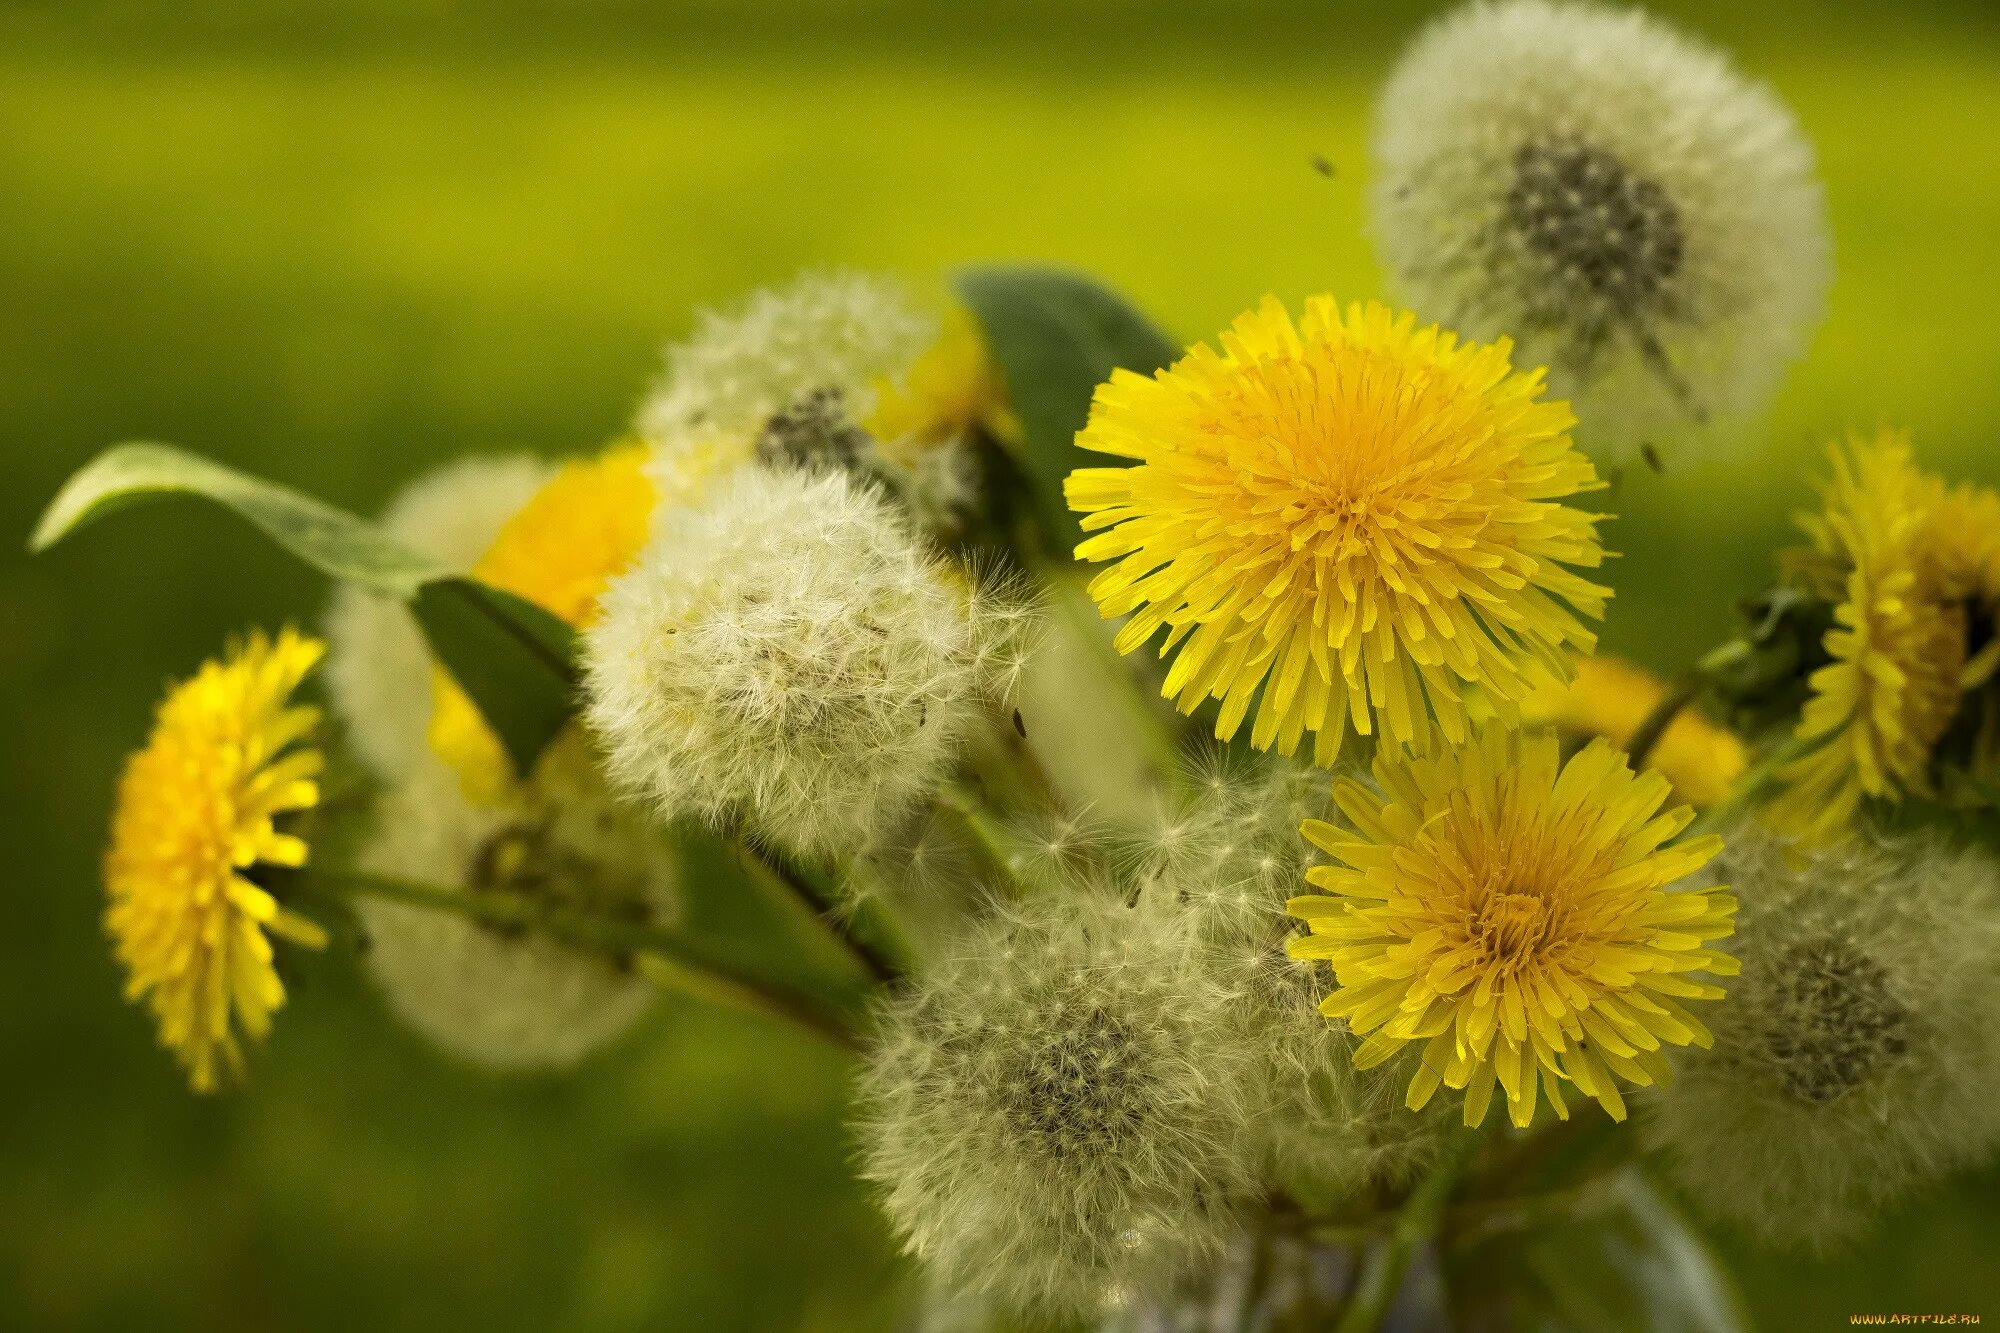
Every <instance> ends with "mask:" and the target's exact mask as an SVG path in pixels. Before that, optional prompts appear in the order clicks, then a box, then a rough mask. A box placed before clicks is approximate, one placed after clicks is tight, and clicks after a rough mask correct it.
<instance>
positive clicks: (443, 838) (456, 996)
mask: <svg viewBox="0 0 2000 1333" xmlns="http://www.w3.org/2000/svg"><path fill="white" fill-rule="evenodd" d="M361 863H362V865H363V866H364V867H365V868H366V869H368V870H370V871H372V872H374V873H376V874H383V875H391V876H395V877H398V878H405V879H413V880H417V881H420V882H424V883H431V884H436V885H440V886H443V887H447V888H452V889H473V890H501V891H505V892H508V893H513V894H517V895H525V896H527V897H528V898H530V899H532V900H534V901H536V902H539V903H543V904H546V905H549V906H554V907H563V908H567V909H570V910H574V911H581V912H587V913H590V914H592V915H594V916H599V917H605V918H609V919H613V920H624V921H631V922H638V923H650V924H659V923H662V922H665V921H667V920H670V919H671V918H672V916H673V914H674V912H675V910H676V902H677V898H676V870H675V863H674V859H673V856H672V854H671V852H670V851H669V850H668V849H667V848H666V847H665V846H664V845H663V843H662V842H661V838H660V834H659V833H658V831H657V830H655V829H653V828H651V827H649V826H648V825H647V823H646V822H645V821H644V820H643V819H642V818H640V817H639V816H638V815H637V814H636V813H635V812H633V811H630V810H628V809H623V808H621V807H620V806H618V805H617V804H616V803H615V802H614V801H613V800H612V799H611V797H610V796H609V794H608V793H606V792H605V790H604V788H603V785H602V781H601V779H599V778H598V777H597V776H596V764H595V759H594V757H593V756H591V755H590V754H589V753H588V751H587V747H586V746H584V745H583V743H582V738H581V737H580V736H578V735H576V734H574V733H571V734H569V735H567V736H565V737H564V738H563V739H562V740H560V741H558V742H557V743H556V745H555V747H553V748H552V749H551V751H550V752H549V756H548V757H547V759H545V760H544V762H543V764H542V765H541V766H540V768H539V769H538V771H537V774H536V778H535V781H534V782H533V783H531V784H526V785H524V786H523V787H520V788H517V789H516V791H515V793H514V797H513V799H512V800H510V801H509V802H508V803H507V804H506V805H504V806H499V805H491V804H487V805H475V804H473V803H471V802H469V801H467V800H466V799H465V796H464V795H463V793H462V792H461V791H460V790H459V789H458V785H457V783H456V782H455V781H454V780H453V779H452V777H451V776H450V775H449V774H447V773H445V772H444V771H443V770H442V769H441V768H438V767H436V766H433V768H432V770H431V772H430V773H429V774H428V775H424V774H419V775H418V776H416V777H414V778H412V779H411V780H410V781H408V782H406V783H404V784H403V785H401V786H398V787H396V788H392V789H391V790H390V791H389V792H388V793H387V794H386V795H385V796H384V798H383V800H382V801H381V804H380V806H379V808H378V811H377V819H376V830H375V833H374V837H373V839H372V841H371V842H370V843H369V844H368V845H367V846H366V847H365V848H364V849H363V852H362V857H361ZM357 907H358V910H359V913H360V918H361V923H362V927H363V929H364V931H365V932H366V936H367V939H368V942H369V948H368V954H367V964H368V970H369V972H370V973H371V974H372V975H373V977H374V979H375V981H376V984H377V985H378V986H379V987H380V988H381V991H382V993H383V995H384V997H385V998H386V999H387V1000H388V1002H389V1005H390V1007H391V1008H393V1009H394V1010H395V1012H396V1014H397V1015H398V1016H399V1017H400V1018H401V1019H402V1020H403V1021H404V1022H405V1023H407V1024H408V1025H409V1026H410V1027H411V1028H412V1029H414V1030H415V1031H416V1032H418V1033H420V1034H421V1035H423V1036H424V1037H425V1038H427V1039H428V1040H429V1041H431V1042H432V1043H433V1044H435V1045H436V1046H437V1047H438V1048H439V1049H441V1050H444V1051H447V1052H449V1053H451V1054H453V1055H455V1056H457V1057H458V1058H460V1059H462V1060H465V1061H467V1062H469V1063H471V1064H476V1065H480V1066H482V1067H485V1068H490V1069H496V1070H507V1071H527V1070H539V1069H560V1068H566V1067H568V1066H570V1065H573V1064H575V1063H576V1062H577V1061H579V1060H581V1059H582V1058H584V1057H585V1056H587V1055H589V1054H590V1053H591V1052H593V1051H595V1050H597V1049H599V1048H600V1047H602V1046H604V1045H605V1044H606V1043H608V1042H610V1041H612V1040H613V1039H615V1038H616V1037H618V1036H619V1035H620V1034H621V1033H623V1032H624V1031H625V1030H626V1029H628V1028H629V1027H631V1026H632V1024H633V1023H634V1022H636V1021H637V1020H638V1018H639V1017H640V1016H641V1015H642V1014H643V1013H644V1012H645V1011H646V1009H647V1008H648V1007H649V1006H650V1005H651V1003H652V1001H653V999H654V998H655V995H656V992H655V990H654V988H653V987H652V985H651V984H650V983H648V982H647V981H645V980H643V979H642V978H641V977H639V976H638V975H637V974H636V973H635V972H634V971H632V970H631V968H629V967H628V966H625V965H623V964H622V963H621V961H620V960H616V959H612V958H609V957H600V956H598V955H595V954H589V953H584V952H581V951H578V950H576V949H573V948H571V947H569V946H567V945H564V944H561V943H558V942H556V941H554V940H551V939H548V938H546V937H545V936H541V935H538V934H534V933H532V932H520V931H508V930H503V929H500V928H496V927H492V926H486V925H482V924H480V923H478V922H475V921H471V920H468V919H466V918H465V917H462V916H459V915H456V914H454V913H450V912H445V911H440V910H437V909H433V908H425V907H417V906H413V905H410V904H406V903H399V902H390V901H386V900H382V899H375V898H363V899H361V900H359V902H358V904H357Z"/></svg>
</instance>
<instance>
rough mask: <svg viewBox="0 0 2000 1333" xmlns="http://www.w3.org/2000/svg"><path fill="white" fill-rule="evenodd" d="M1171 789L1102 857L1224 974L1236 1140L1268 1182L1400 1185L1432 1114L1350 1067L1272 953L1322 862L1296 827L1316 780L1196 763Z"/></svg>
mask: <svg viewBox="0 0 2000 1333" xmlns="http://www.w3.org/2000/svg"><path fill="white" fill-rule="evenodd" d="M1175 785H1176V786H1177V787H1178V788H1179V789H1181V790H1182V791H1183V792H1184V793H1185V795H1183V796H1181V797H1179V798H1178V799H1174V800H1172V801H1170V802H1166V803H1164V804H1163V806H1162V809H1161V810H1160V812H1159V813H1158V815H1157V816H1156V817H1155V818H1154V819H1153V820H1151V821H1149V822H1148V823H1147V824H1145V825H1144V826H1141V827H1140V828H1139V829H1137V830H1135V831H1134V832H1132V833H1130V834H1128V835H1127V836H1126V837H1124V838H1123V839H1121V840H1120V841H1119V842H1118V844H1117V845H1116V850H1117V851H1118V852H1119V853H1120V855H1119V860H1121V861H1122V862H1124V869H1125V874H1126V877H1127V878H1128V879H1129V880H1130V881H1131V884H1132V888H1131V892H1132V893H1134V894H1136V895H1138V896H1139V897H1140V898H1141V899H1142V900H1144V901H1146V902H1148V903H1149V904H1151V905H1154V906H1158V907H1161V908H1163V909H1164V910H1168V911H1172V912H1174V913H1177V914H1179V915H1180V916H1182V917H1183V918H1184V919H1185V921H1186V924H1187V926H1188V928H1189V929H1192V930H1193V931H1195V932H1196V933H1197V935H1198V936H1199V937H1200V938H1201V939H1202V940H1203V941H1205V943H1206V945H1207V946H1208V947H1210V948H1212V949H1213V950H1214V951H1215V963H1214V966H1216V967H1218V968H1222V969H1227V972H1228V974H1229V975H1230V976H1231V977H1232V984H1233V988H1234V989H1235V991H1236V998H1235V1000H1234V1002H1233V1003H1232V1004H1231V1006H1230V1009H1229V1018H1230V1021H1231V1022H1232V1023H1233V1024H1234V1025H1235V1032H1236V1036H1235V1037H1234V1040H1235V1041H1236V1042H1237V1043H1238V1044H1239V1045H1240V1046H1241V1047H1242V1048H1243V1049H1244V1050H1247V1051H1249V1052H1251V1053H1252V1055H1253V1057H1254V1062H1255V1065H1256V1078H1255V1080H1254V1092H1253V1095H1254V1096H1255V1097H1256V1098H1257V1104H1258V1106H1259V1107H1260V1108H1261V1109H1259V1110H1258V1111H1257V1113H1256V1114H1254V1115H1253V1116H1252V1117H1251V1124H1250V1127H1249V1130H1248V1136H1249V1137H1248V1142H1250V1143H1251V1144H1252V1145H1254V1146H1255V1147H1256V1148H1257V1149H1258V1151H1259V1154H1260V1157H1261V1160H1262V1161H1263V1162H1264V1169H1265V1170H1267V1171H1269V1172H1271V1173H1272V1178H1273V1179H1275V1180H1278V1181H1292V1180H1300V1179H1303V1180H1307V1181H1310V1182H1313V1186H1314V1188H1316V1189H1320V1190H1325V1189H1327V1188H1329V1187H1339V1188H1343V1189H1360V1188H1363V1187H1365V1186H1366V1185H1368V1184H1371V1183H1374V1182H1387V1183H1392V1184H1395V1183H1403V1182H1406V1181H1407V1180H1408V1179H1409V1178H1410V1177H1411V1176H1412V1175H1413V1174H1414V1173H1416V1172H1418V1171H1420V1170H1421V1169H1422V1167H1423V1166H1424V1165H1425V1164H1426V1163H1427V1162H1428V1161H1429V1160H1430V1159H1431V1158H1432V1156H1433V1155H1434V1154H1435V1152H1436V1150H1437V1148H1438V1147H1439V1146H1440V1145H1441V1144H1442V1142H1443V1139H1444V1133H1443V1131H1444V1130H1445V1129H1446V1128H1447V1124H1446V1119H1445V1115H1444V1109H1445V1108H1444V1107H1443V1104H1442V1103H1441V1102H1440V1103H1434V1104H1433V1107H1432V1108H1431V1113H1430V1114H1426V1115H1423V1116H1416V1115H1412V1114H1410V1112H1409V1111H1408V1110H1407V1109H1406V1108H1405V1107H1404V1106H1403V1097H1402V1090H1401V1088H1400V1087H1399V1086H1396V1085H1395V1083H1394V1081H1393V1075H1392V1073H1391V1071H1389V1070H1386V1069H1377V1070H1370V1071H1360V1070H1356V1069H1355V1068H1354V1067H1353V1062H1352V1055H1353V1049H1354V1040H1353V1038H1352V1037H1351V1036H1350V1035H1349V1034H1347V1033H1345V1032H1341V1031H1338V1030H1336V1029H1335V1028H1333V1027H1332V1026H1331V1025H1329V1024H1328V1023H1327V1022H1326V1021H1325V1020H1324V1019H1323V1018H1321V1017H1320V1015H1319V1012H1318V1008H1319V1004H1320V1001H1321V1000H1322V999H1323V998H1324V997H1325V994H1326V989H1325V985H1324V976H1323V973H1322V972H1321V970H1320V969H1317V968H1314V967H1312V966H1311V965H1309V964H1305V963H1300V962H1297V961H1295V960H1293V959H1292V958H1290V957H1288V956H1287V953H1286V949H1285V943H1286V941H1287V940H1288V939H1289V938H1290V937H1291V935H1292V933H1293V930H1294V929H1295V928H1296V923H1295V922H1293V921H1292V920H1291V918H1289V917H1288V916H1287V915H1286V914H1285V903H1286V901H1287V899H1289V898H1290V897H1292V896H1293V895H1294V894H1295V893H1296V892H1297V890H1298V884H1299V881H1300V880H1301V879H1303V878H1304V877H1305V875H1306V872H1307V870H1308V869H1309V868H1311V867H1312V866H1314V865H1317V864H1319V863H1320V862H1321V861H1322V860H1323V859H1324V858H1323V856H1322V855H1321V853H1320V852H1319V850H1318V849H1317V848H1315V847H1314V846H1313V845H1312V844H1311V843H1308V842H1307V841H1306V840H1305V839H1304V838H1301V837H1300V836H1299V826H1300V824H1301V823H1302V822H1303V821H1305V820H1306V819H1309V818H1313V817H1316V816H1318V815H1321V814H1324V813H1326V811H1327V808H1328V795H1327V786H1328V780H1327V776H1326V774H1325V773H1324V772H1323V771H1320V770H1314V769H1305V768H1299V767H1296V766H1294V765H1292V764H1289V763H1285V762H1270V761H1264V762H1258V763H1248V762H1244V761H1242V760H1238V759H1231V758H1224V757H1220V756H1206V755H1205V756H1200V757H1198V758H1196V759H1195V760H1193V761H1192V762H1190V763H1189V764H1187V765H1186V772H1185V773H1184V774H1183V776H1182V779H1181V781H1180V782H1178V783H1177V784H1175Z"/></svg>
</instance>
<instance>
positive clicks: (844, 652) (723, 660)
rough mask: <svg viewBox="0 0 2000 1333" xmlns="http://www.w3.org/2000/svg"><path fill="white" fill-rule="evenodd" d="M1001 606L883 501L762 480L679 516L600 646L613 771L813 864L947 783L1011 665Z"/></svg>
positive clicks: (602, 627)
mask: <svg viewBox="0 0 2000 1333" xmlns="http://www.w3.org/2000/svg"><path fill="white" fill-rule="evenodd" d="M984 596H985V594H984V593H983V592H982V591H981V590H979V589H976V588H973V587H971V586H970V585H969V583H968V580H967V579H966V578H965V576H964V572H963V571H962V570H960V569H957V568H956V567H954V566H952V565H949V564H947V563H945V562H943V561H942V560H940V559H939V558H938V557H937V556H935V555H933V554H932V553H931V552H930V551H929V550H928V549H927V548H926V547H925V546H923V545H922V544H921V543H920V542H919V540H918V539H917V537H916V536H915V534H914V533H913V532H912V531H911V530H910V526H909V524H908V522H907V520H906V519H905V518H904V517H903V516H902V514H901V513H899V512H898V511H897V510H896V509H895V508H893V507H892V506H891V505H890V504H889V503H888V501H886V500H885V499H884V498H883V497H882V496H880V495H879V494H877V493H876V492H874V491H872V490H870V489H867V488H866V487H863V486H861V485H859V484H858V483H856V482H854V481H852V480H851V479H849V478H848V477H847V476H846V475H845V474H843V473H838V472H826V473H817V474H815V473H807V472H776V471H769V470H766V469H764V468H748V469H745V470H743V471H741V472H739V473H736V474H734V475H733V476H731V477H729V478H728V479H726V480H725V481H724V482H723V483H721V484H720V485H719V486H718V488H717V490H716V493H715V494H714V495H713V496H712V498H711V500H710V502H709V503H708V504H706V505H704V506H701V507H697V508H688V509H683V510H679V511H676V512H675V513H674V514H672V515H670V516H667V518H666V519H665V520H664V521H663V522H662V524H661V525H660V527H659V530H658V532H657V534H656V536H655V537H654V540H653V542H652V544H651V545H650V546H649V547H648V548H647V549H646V553H645V555H644V557H643V558H642V559H641V561H640V562H639V564H638V566H637V567H636V568H634V569H633V570H632V571H631V572H630V573H629V574H627V575H625V576H624V577H622V578H620V579H618V580H617V581H616V582H615V583H613V584H612V586H611V589H610V591H609V592H608V593H607V594H606V596H605V599H604V614H603V618H602V619H601V620H600V621H599V623H598V624H597V625H596V626H595V627H594V628H593V629H592V630H591V631H590V633H589V634H588V636H587V638H586V643H585V654H584V655H585V669H586V686H587V690H588V696H589V697H588V704H587V716H588V718H589V721H590V725H591V727H592V728H593V730H594V731H595V732H596V734H597V735H598V737H599V738H600V739H601V741H602V743H603V745H604V747H605V753H606V758H607V761H608V763H609V765H610V771H611V773H612V776H613V777H614V779H616V780H617V781H618V782H619V783H620V784H622V785H623V787H624V788H625V789H626V790H628V791H630V792H632V793H634V794H636V795H638V796H641V797H643V798H645V799H647V800H649V801H650V802H651V803H652V804H653V805H654V806H655V808H656V809H657V811H658V812H659V814H660V815H661V816H662V817H663V818H673V817H676V816H679V815H685V814H698V815H701V816H703V817H706V818H709V819H712V820H716V821H723V822H726V821H729V820H733V819H736V818H741V817H748V818H749V819H750V820H751V821H752V822H753V824H754V825H755V826H756V827H757V829H758V830H759V831H761V832H762V833H765V834H767V835H769V836H771V837H773V838H776V839H777V840H778V841H780V842H782V843H785V844H786V845H788V846H790V847H792V848H794V849H795V850H798V851H801V852H805V853H808V854H815V855H818V854H824V855H847V854H851V853H853V852H855V851H857V850H859V849H861V848H863V847H864V846H866V845H867V844H869V843H870V842H871V841H873V840H874V839H875V838H876V836H877V835H878V834H880V833H882V832H883V831H885V830H887V829H888V828H890V827H891V826H893V825H894V824H895V823H896V821H897V820H898V819H899V818H900V817H901V816H902V815H903V814H904V813H905V812H906V811H907V810H908V809H909V808H910V807H911V806H912V805H913V804H914V803H915V802H916V800H917V799H918V798H919V797H920V796H922V795H923V794H924V793H925V792H926V791H928V790H929V789H930V788H931V787H933V786H934V785H935V784H936V783H937V782H938V781H940V780H941V779H942V777H943V776H944V774H945V772H946V770H947V769H948V768H949V767H950V765H951V763H952V761H953V760H954V758H955V757H956V755H957V753H958V748H959V745H960V742H961V741H962V740H963V739H964V738H965V737H966V735H967V733H968V731H969V730H970V728H971V727H972V725H973V723H974V721H975V719H976V718H977V717H978V716H979V713H980V706H981V700H982V690H984V689H985V688H986V687H987V686H988V685H989V684H990V683H991V673H992V672H993V670H994V669H995V668H996V666H997V665H998V664H999V663H1000V662H1001V661H1002V660H1003V659H1005V658H1006V657H1007V656H1008V655H1006V654H1000V655H998V656H996V655H995V654H994V653H993V652H992V651H990V646H989V645H988V644H987V643H986V642H985V636H984V635H983V634H982V633H981V630H980V627H981V626H982V625H984V624H1008V623H1012V619H1013V618H1011V617H1007V616H999V617H995V616H992V615H990V614H989V613H988V612H987V611H986V610H985V609H984V608H983V606H982V602H983V599H984Z"/></svg>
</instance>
